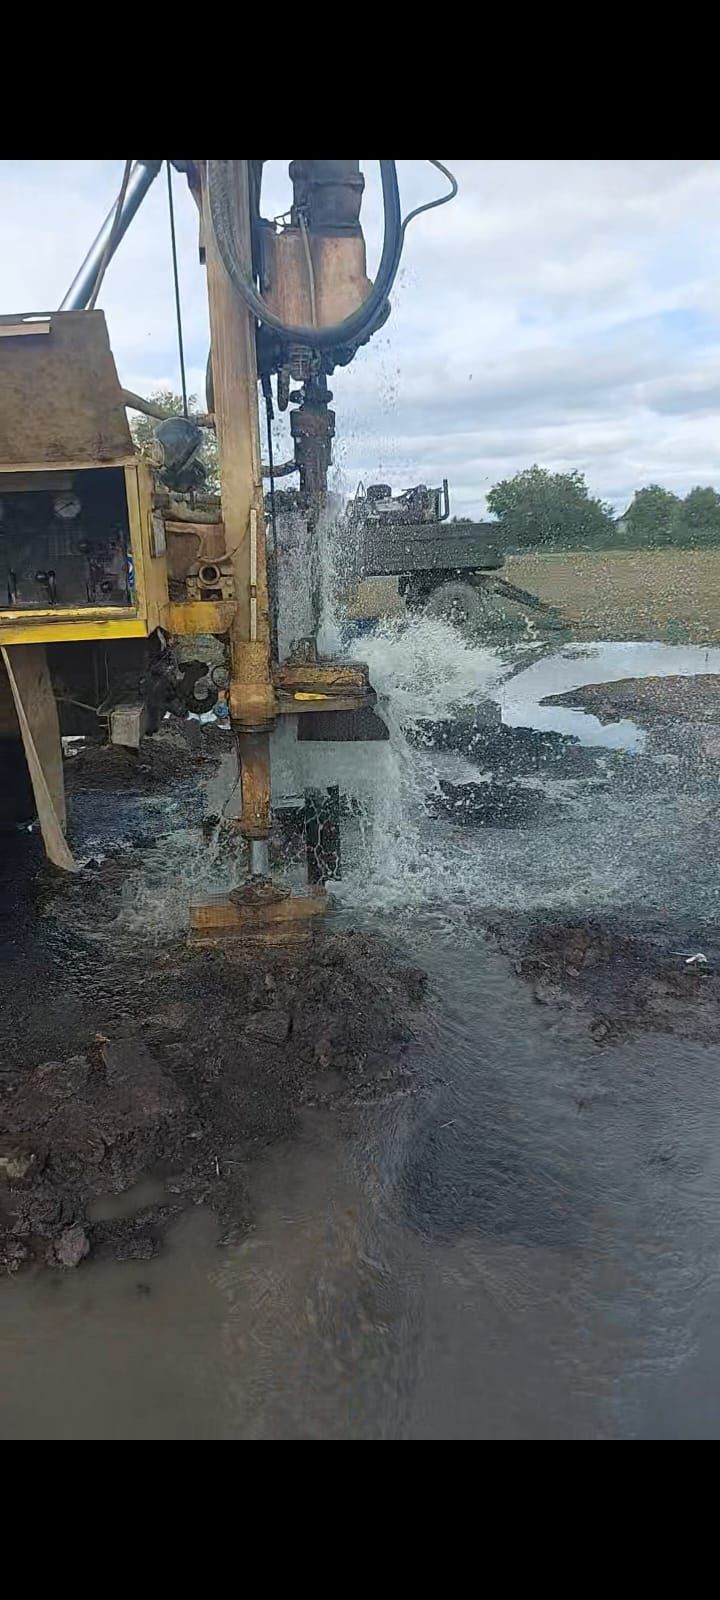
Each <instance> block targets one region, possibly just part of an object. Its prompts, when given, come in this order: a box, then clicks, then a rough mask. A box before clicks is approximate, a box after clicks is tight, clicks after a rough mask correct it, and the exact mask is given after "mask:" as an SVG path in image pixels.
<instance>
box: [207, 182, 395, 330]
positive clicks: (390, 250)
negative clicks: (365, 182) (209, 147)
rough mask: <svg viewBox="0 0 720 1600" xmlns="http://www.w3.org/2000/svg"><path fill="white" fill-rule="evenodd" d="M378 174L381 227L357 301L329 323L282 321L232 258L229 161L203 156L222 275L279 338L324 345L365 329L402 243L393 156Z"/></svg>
mask: <svg viewBox="0 0 720 1600" xmlns="http://www.w3.org/2000/svg"><path fill="white" fill-rule="evenodd" d="M380 178H381V182H382V191H383V207H384V212H385V231H384V235H383V249H382V255H381V257H380V265H379V267H378V273H377V277H376V279H375V283H374V284H373V287H372V289H371V291H370V293H369V295H368V296H367V299H366V300H364V301H363V304H362V305H361V306H359V307H358V309H357V311H353V312H352V314H351V315H350V316H349V317H345V318H344V320H343V321H342V322H336V323H334V324H333V325H332V326H330V327H327V328H314V327H312V326H308V327H302V326H300V327H288V326H287V325H286V324H285V323H284V322H281V320H280V318H279V317H278V316H276V315H275V312H274V311H271V310H270V308H269V306H268V305H266V303H265V301H264V300H263V298H262V296H261V295H260V294H258V291H257V289H256V288H255V285H254V283H253V280H252V272H251V267H250V264H249V263H247V264H246V265H243V264H242V263H241V262H239V261H238V257H237V249H236V240H235V235H234V232H233V226H232V208H231V204H230V180H231V163H230V162H229V161H208V164H207V179H208V197H209V201H210V217H211V220H212V225H213V230H214V233H215V238H216V240H217V246H218V250H219V252H220V257H221V260H222V262H223V266H224V267H225V271H226V272H227V274H228V277H229V278H230V280H231V282H232V283H233V284H234V285H235V288H236V289H237V291H238V294H240V295H241V296H242V298H243V300H244V301H245V304H246V306H247V307H248V309H249V310H250V311H252V313H253V316H255V317H256V318H257V320H258V322H262V323H264V324H265V326H266V327H268V328H274V329H275V332H276V333H278V334H280V335H281V336H282V337H283V338H284V339H287V340H289V341H292V342H293V343H294V344H302V345H308V346H309V347H310V348H311V349H313V350H327V349H329V348H330V347H332V346H333V345H342V344H351V343H352V342H353V340H355V339H359V338H362V336H363V335H365V334H366V333H368V332H369V331H370V329H371V328H372V325H373V323H374V321H375V318H376V316H377V315H378V313H379V312H380V311H381V309H382V307H383V306H384V304H385V302H386V300H387V297H388V295H389V293H390V290H391V288H392V286H393V282H394V280H395V274H396V272H397V269H398V266H399V264H400V252H401V249H402V218H401V213H400V194H399V190H398V181H397V169H396V166H395V162H394V161H381V162H380Z"/></svg>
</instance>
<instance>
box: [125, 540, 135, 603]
mask: <svg viewBox="0 0 720 1600" xmlns="http://www.w3.org/2000/svg"><path fill="white" fill-rule="evenodd" d="M127 584H128V589H129V590H130V593H131V594H132V592H133V590H134V588H135V562H134V560H133V557H132V555H131V552H130V551H129V550H128V554H127Z"/></svg>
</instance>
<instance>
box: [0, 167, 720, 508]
mask: <svg viewBox="0 0 720 1600" xmlns="http://www.w3.org/2000/svg"><path fill="white" fill-rule="evenodd" d="M363 165H364V170H365V172H366V174H367V178H368V184H367V190H366V198H365V202H364V207H363V220H364V222H365V225H366V232H367V236H368V241H369V244H368V250H369V265H370V270H371V272H372V271H373V269H374V266H375V265H376V263H377V259H378V254H379V225H380V206H379V191H378V183H377V178H376V170H377V165H376V163H374V162H370V161H367V162H364V163H363ZM447 165H449V166H450V167H451V168H452V169H453V171H454V172H455V173H456V176H457V178H458V181H459V184H460V193H459V195H458V197H457V199H456V200H455V201H453V202H452V204H451V205H449V206H447V207H443V208H441V209H440V210H437V211H433V212H430V213H429V214H428V215H427V216H424V217H421V218H419V219H418V221H416V222H414V223H412V224H411V226H410V228H409V230H408V234H407V239H406V247H405V253H404V257H403V262H402V265H401V269H400V273H399V277H398V281H397V282H396V286H395V290H394V293H393V297H392V300H393V309H392V315H391V319H390V321H389V322H388V323H387V324H386V326H385V328H384V329H383V330H382V331H381V333H380V334H379V335H378V336H377V337H376V338H375V340H374V341H373V342H372V344H371V345H370V346H369V347H367V348H366V349H365V350H364V351H362V352H361V353H360V355H359V356H358V358H357V359H356V360H355V361H354V362H353V364H352V366H351V367H350V368H348V369H347V370H346V371H344V372H341V373H337V374H335V376H334V378H333V379H332V380H331V387H332V388H333V390H334V393H335V403H334V404H335V410H336V413H337V446H336V452H335V454H336V461H337V463H338V468H339V470H340V472H341V473H342V476H343V480H344V487H345V488H346V489H347V490H348V492H351V491H352V490H353V489H354V487H355V484H356V482H357V480H358V478H362V479H363V480H364V481H365V482H366V483H367V482H372V481H373V480H378V479H380V480H382V481H386V482H390V483H392V484H393V486H394V487H396V488H404V487H408V486H409V485H410V484H412V483H417V482H425V483H437V482H439V481H440V479H441V478H442V477H443V476H446V477H448V478H449V480H450V487H451V494H452V502H453V509H454V510H455V511H456V512H459V513H464V514H480V515H481V514H483V512H484V509H485V502H484V496H485V494H486V493H487V490H488V489H489V488H490V487H491V486H492V484H493V483H495V482H496V481H497V479H498V478H500V477H505V476H507V475H508V474H511V473H513V472H515V471H516V470H517V469H518V468H521V467H525V466H528V465H530V464H531V463H532V462H533V461H538V462H540V463H541V464H542V465H543V466H548V467H551V468H555V469H561V470H565V469H567V468H570V467H578V468H580V470H581V471H582V472H584V473H585V474H586V475H587V479H588V483H589V485H590V487H591V489H592V490H593V492H595V493H598V494H601V495H603V496H605V497H607V498H608V499H609V500H611V501H612V502H613V504H614V505H615V507H616V508H617V509H621V508H622V507H623V506H624V505H625V503H626V502H627V501H628V500H629V498H630V496H631V495H632V492H633V490H634V489H635V488H636V487H638V486H640V485H642V484H643V483H649V482H653V481H655V482H659V483H663V484H665V485H667V487H669V488H672V489H675V490H677V491H679V492H685V491H686V490H687V489H689V488H691V487H692V485H693V484H695V483H714V484H718V482H719V480H720V473H719V472H718V455H719V451H720V427H719V425H718V424H719V421H720V162H713V161H451V160H448V162H447ZM122 167H123V163H122V162H121V161H63V162H59V161H2V162H0V215H2V218H3V224H2V241H3V248H2V251H1V252H0V310H2V311H6V312H14V311H30V310H39V311H44V310H47V309H50V308H52V307H53V306H56V305H57V304H58V303H59V301H60V300H61V299H62V296H63V294H64V292H65V290H66V288H67V286H68V284H69V282H70V280H71V279H72V277H73V276H74V273H75V271H76V269H77V267H78V266H79V264H80V262H81V260H82V257H83V255H84V254H85V252H86V250H87V248H88V246H89V244H90V243H91V240H92V238H93V236H94V234H95V232H96V231H97V228H98V226H99V224H100V222H101V220H102V218H103V216H104V214H105V212H106V211H107V210H108V208H109V206H110V204H111V203H112V200H113V197H114V195H115V194H116V193H117V188H118V185H119V181H120V177H121V175H122ZM286 169H287V163H286V162H270V163H268V169H267V180H266V193H267V200H266V206H265V208H264V209H265V210H266V213H267V214H268V215H274V214H275V213H277V212H280V211H282V210H283V209H285V208H286V206H287V204H288V202H289V194H290V190H289V183H288V180H287V176H286ZM399 171H400V182H401V194H402V200H403V208H404V209H410V207H411V206H414V205H416V204H418V203H419V202H420V201H421V200H423V199H425V198H430V197H431V196H432V195H433V194H435V193H437V192H438V189H439V188H441V187H442V184H443V182H444V180H443V179H442V178H441V176H440V175H439V174H438V173H437V172H435V170H434V169H433V168H431V167H429V166H428V164H427V163H425V162H421V161H417V162H411V161H402V162H400V163H399ZM175 197H176V214H177V225H178V238H179V248H180V252H181V272H182V296H183V310H184V317H185V325H186V345H187V358H188V366H189V374H190V383H191V387H192V389H194V390H195V391H196V392H197V393H198V394H202V373H203V370H204V365H205V357H206V352H207V342H208V332H207V313H206V303H205V282H204V274H203V272H202V269H201V268H200V267H199V265H198V263H197V212H196V209H195V206H194V203H193V202H192V200H191V199H190V196H189V194H188V192H187V190H186V188H185V184H184V180H182V179H180V178H179V176H176V180H175ZM99 303H100V304H101V306H102V307H103V309H104V311H105V313H106V315H107V319H108V325H109V329H110V339H111V343H112V346H113V350H114V353H115V358H116V361H117V366H118V370H119V373H120V377H121V380H122V382H123V383H124V384H126V385H127V386H128V387H129V388H133V389H136V390H139V391H140V392H143V393H146V394H147V393H149V392H150V391H151V390H152V389H154V388H160V387H172V388H175V389H178V388H179V378H178V364H177V351H176V342H175V332H174V306H173V298H172V280H171V268H170V249H169V237H168V226H167V192H166V186H165V177H164V174H163V176H162V177H161V178H159V179H158V180H156V183H155V185H154V187H153V189H152V190H151V192H150V194H149V196H148V198H147V199H146V201H145V202H144V205H143V207H142V208H141V210H140V212H139V213H138V216H137V218H136V220H135V222H134V223H133V224H132V227H131V229H130V231H129V233H128V234H127V236H126V238H125V240H124V242H123V244H122V246H121V248H120V252H119V254H118V256H117V257H116V259H115V261H114V262H113V264H112V265H111V267H110V268H109V271H108V275H107V278H106V280H105V286H104V288H103V291H102V294H101V298H100V302H99ZM278 447H279V448H280V449H284V441H283V440H282V439H280V438H279V439H278Z"/></svg>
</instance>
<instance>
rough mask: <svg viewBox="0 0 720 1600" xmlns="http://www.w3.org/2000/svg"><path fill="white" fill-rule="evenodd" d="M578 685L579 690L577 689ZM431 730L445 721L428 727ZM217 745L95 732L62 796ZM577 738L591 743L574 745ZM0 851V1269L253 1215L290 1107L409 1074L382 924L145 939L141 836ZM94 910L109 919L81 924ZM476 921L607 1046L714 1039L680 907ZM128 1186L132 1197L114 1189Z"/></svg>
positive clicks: (552, 746) (471, 742)
mask: <svg viewBox="0 0 720 1600" xmlns="http://www.w3.org/2000/svg"><path fill="white" fill-rule="evenodd" d="M686 683H687V680H683V685H685V684H686ZM606 687H607V686H606ZM609 687H610V688H612V689H614V688H618V687H621V688H623V687H624V686H617V685H611V686H609ZM580 693H581V694H582V696H583V699H582V703H583V704H587V703H588V691H587V690H583V691H579V694H580ZM633 710H634V712H635V714H637V707H636V706H635V704H634V703H633ZM622 714H624V712H623V713H622ZM465 736H466V748H467V747H469V748H471V749H472V751H473V753H474V754H475V755H476V758H477V759H478V762H479V764H484V762H485V760H487V759H488V755H489V754H490V751H489V750H488V749H487V748H486V744H487V743H488V742H489V743H491V744H492V746H493V754H494V755H495V757H496V758H497V756H498V748H497V746H498V741H499V740H500V739H501V738H504V735H501V733H500V731H499V730H497V729H495V730H491V731H489V730H487V731H486V730H484V729H482V728H480V727H473V728H471V729H466V730H465ZM435 737H437V738H438V739H439V740H440V741H442V740H443V739H444V738H445V737H449V735H446V732H445V730H444V729H443V728H440V730H439V732H438V733H437V734H436V735H435ZM218 741H220V742H219V743H218ZM562 743H563V751H559V750H558V748H557V738H556V737H555V736H552V737H550V738H549V737H548V736H545V735H539V736H535V737H534V738H533V737H532V736H528V738H526V739H525V740H524V742H523V741H522V740H519V739H518V737H517V736H516V735H510V736H509V738H508V739H506V740H504V743H503V753H504V750H505V744H507V745H508V758H509V757H510V754H511V752H510V748H509V747H510V746H511V745H512V747H513V749H512V754H513V755H514V757H515V759H517V755H518V751H519V749H520V746H522V753H523V755H524V758H525V761H526V764H527V769H528V770H529V771H533V770H537V766H538V764H539V765H540V766H541V767H542V766H544V765H545V763H546V762H547V763H548V764H549V765H550V766H551V768H552V767H554V766H555V763H556V761H557V760H558V759H559V756H560V755H561V754H563V752H564V751H565V747H566V746H567V745H568V741H566V740H563V741H562ZM226 748H227V747H226V744H225V740H224V739H220V736H219V735H218V734H215V735H214V736H213V734H212V733H211V732H208V730H206V729H204V728H198V727H197V725H195V728H194V729H193V728H192V725H191V727H190V730H187V729H186V730H185V733H184V734H183V738H182V739H180V740H178V738H177V737H176V736H173V737H165V738H163V737H162V736H158V737H156V738H153V739H149V740H146V741H145V742H144V744H143V747H142V749H141V751H140V752H138V753H136V754H133V753H126V752H119V753H117V752H114V751H112V750H102V749H99V748H96V749H95V750H94V751H88V752H86V753H85V754H83V755H82V756H79V757H78V756H75V757H73V758H72V759H71V760H70V761H69V762H68V778H69V790H70V796H71V805H72V799H73V795H75V796H80V795H82V794H83V793H84V792H87V793H91V792H93V791H94V792H97V790H98V789H101V790H103V791H105V792H106V793H107V794H110V795H112V794H113V793H115V792H116V793H118V795H121V794H122V795H125V794H127V792H128V789H129V788H132V789H134V790H135V792H138V793H141V794H151V795H153V794H154V795H157V794H163V793H165V792H166V790H167V786H168V785H172V784H173V783H177V784H179V785H180V786H182V785H183V784H186V783H187V784H188V785H189V787H190V789H191V790H194V789H196V788H197V779H198V777H199V776H202V773H203V772H206V771H209V772H210V773H211V772H212V770H213V766H214V765H216V764H217V761H218V759H219V758H220V754H222V753H224V751H225V749H226ZM570 755H571V759H572V760H577V761H578V762H579V761H583V762H584V761H585V760H586V752H582V754H581V755H576V754H575V751H574V748H573V749H571V751H570ZM451 787H452V786H451ZM470 787H471V788H475V786H470ZM446 798H450V799H453V798H454V797H452V796H450V797H447V796H446ZM204 820H206V819H202V818H199V819H198V826H200V827H202V825H203V821H204ZM456 820H457V819H456ZM480 820H482V819H480ZM494 820H495V825H497V817H495V819H494ZM516 820H517V819H516ZM519 820H520V821H525V822H526V821H527V820H528V819H527V818H526V817H522V818H520V819H519ZM507 822H508V825H510V826H511V825H513V819H512V818H511V817H508V819H507ZM0 843H1V841H0ZM0 855H1V856H2V859H0V876H1V875H2V873H3V872H4V874H5V877H4V881H3V883H2V885H0V889H1V892H0V945H1V949H2V983H3V1006H2V1021H1V1022H0V1049H1V1060H0V1262H1V1263H3V1264H4V1265H5V1267H6V1269H8V1270H15V1269H16V1268H18V1267H19V1266H21V1265H22V1264H23V1263H25V1262H29V1261H36V1262H45V1263H47V1264H49V1265H51V1266H53V1267H72V1266H77V1265H78V1264H79V1263H80V1262H82V1261H83V1260H84V1259H85V1257H86V1256H87V1255H89V1254H92V1255H103V1254H112V1255H115V1256H120V1257H137V1258H141V1259H142V1258H145V1257H147V1256H149V1255H151V1254H153V1253H154V1252H155V1251H156V1250H157V1249H158V1248H159V1247H160V1245H161V1242H162V1237H163V1232H164V1229H165V1228H166V1226H167V1224H168V1222H169V1221H170V1220H171V1219H172V1218H173V1217H174V1216H175V1215H176V1214H177V1213H178V1212H179V1211H180V1210H182V1209H184V1208H185V1207H187V1206H188V1205H189V1204H193V1203H199V1202H203V1203H205V1204H207V1205H208V1206H209V1207H210V1208H211V1209H213V1210H214V1211H215V1212H216V1213H217V1214H218V1215H219V1217H220V1218H221V1219H222V1224H223V1228H224V1230H225V1233H226V1235H227V1233H232V1232H234V1231H237V1230H243V1229H247V1228H248V1227H249V1226H250V1225H251V1222H252V1217H251V1213H250V1207H249V1202H248V1183H247V1174H248V1168H249V1164H250V1163H251V1162H252V1160H253V1157H254V1156H255V1155H256V1154H257V1153H258V1152H260V1151H262V1150H264V1149H266V1148H267V1146H268V1145H270V1144H272V1143H273V1142H275V1141H277V1140H281V1139H286V1138H287V1137H288V1136H290V1135H291V1134H292V1132H293V1128H294V1126H295V1124H296V1120H297V1118H298V1116H299V1115H300V1114H301V1112H302V1108H303V1107H305V1106H309V1105H322V1106H323V1107H329V1108H331V1109H334V1110H336V1111H337V1112H338V1114H339V1115H341V1114H342V1112H343V1111H344V1110H346V1109H348V1108H349V1107H351V1106H352V1105H356V1104H357V1103H358V1102H362V1101H367V1100H376V1101H377V1100H383V1099H384V1098H385V1097H387V1096H389V1095H392V1096H395V1095H398V1094H405V1093H410V1092H412V1091H413V1083H412V1080H411V1076H410V1071H409V1067H408V1064H407V1059H406V1047H407V1044H408V1042H409V1041H410V1039H411V1038H412V1037H413V1034H414V1033H415V1032H416V1031H417V1030H419V1029H420V1028H421V1027H422V1026H423V1023H422V1018H423V1009H424V1007H426V1006H427V1001H426V1000H425V979H424V975H423V973H422V972H421V971H420V970H419V969H418V968H417V967H415V966H414V965H412V964H411V963H410V962H409V961H408V960H406V959H404V958H403V957H402V956H401V955H398V953H397V951H395V950H393V949H392V948H391V947H390V946H389V945H388V944H387V943H386V942H385V941H383V940H382V939H380V938H377V937H375V936H373V935H368V934H367V933H364V932H363V933H359V932H338V931H333V929H332V926H331V925H330V926H326V927H323V928H322V929H321V930H320V931H317V932H314V933H313V934H312V935H307V936H306V937H305V939H304V940H303V941H302V942H300V943H297V944H293V945H290V946H276V947H271V948H267V947H260V948H246V947H244V946H242V945H238V944H235V945H232V944H230V945H227V946H225V947H222V946H218V947H211V948H198V947H190V946H188V944H187V940H186V938H185V937H184V936H183V937H175V938H172V939H164V940H163V941H162V942H161V943H160V944H159V945H151V944H149V943H148V942H147V941H142V940H140V939H138V940H137V941H132V940H129V939H128V938H127V936H126V937H125V938H120V937H119V938H118V939H117V940H114V939H113V937H112V928H113V924H114V921H115V918H116V917H117V914H118V910H119V907H120V901H121V896H122V893H123V888H124V886H126V885H127V883H128V880H129V879H131V878H132V874H133V873H134V872H135V871H136V870H137V868H138V867H141V866H142V863H143V844H142V840H140V841H139V842H138V844H137V846H136V848H134V849H133V848H131V847H129V846H128V844H127V841H126V842H125V843H124V844H123V846H122V847H119V846H117V844H116V845H115V847H113V845H112V842H111V841H110V840H108V846H107V849H106V850H105V852H104V854H103V856H102V859H95V860H92V861H90V862H89V863H88V864H86V865H85V867H84V868H83V871H82V872H81V873H80V874H78V875H77V876H75V877H65V876H64V875H59V874H55V873H54V872H53V871H52V869H50V868H48V867H47V866H46V865H45V864H43V862H42V857H41V851H40V846H39V841H38V840H37V839H36V838H32V839H29V838H28V837H27V836H24V838H23V840H22V841H21V845H20V844H17V845H16V847H15V849H14V850H12V849H10V848H9V846H8V840H7V838H6V840H5V841H4V847H3V849H2V851H1V852H0ZM59 912H61V913H62V914H58V913H59ZM100 924H101V925H102V926H103V928H104V929H105V934H104V936H103V938H102V939H101V940H98V939H93V938H92V937H91V936H90V934H91V930H92V929H93V928H97V927H98V925H100ZM478 926H481V927H482V929H483V930H484V931H485V932H487V934H488V936H489V937H490V938H491V939H492V940H493V941H494V942H495V944H496V945H497V947H498V948H499V949H500V950H502V951H503V953H504V954H505V956H506V957H507V959H508V961H509V963H510V964H511V966H512V967H513V968H514V970H515V972H516V973H517V975H518V978H519V979H520V980H521V981H522V982H524V983H528V984H530V985H531V986H532V992H533V995H534V998H535V1000H536V1001H537V1004H538V1005H539V1006H543V1007H547V1008H551V1009H556V1010H558V1011H562V1012H567V1013H570V1014H571V1015H572V1016H573V1017H574V1018H576V1020H577V1023H578V1025H579V1026H580V1027H581V1028H582V1029H583V1030H584V1029H587V1031H588V1032H589V1034H590V1036H591V1038H592V1039H593V1041H594V1043H595V1044H596V1045H597V1047H598V1052H599V1054H598V1060H599V1063H600V1062H601V1059H602V1051H603V1049H604V1048H605V1047H607V1046H608V1045H611V1044H612V1043H613V1042H615V1041H616V1040H618V1039H619V1038H621V1037H628V1036H632V1035H633V1034H638V1033H639V1032H648V1031H650V1032H659V1033H665V1034H674V1035H676V1036H678V1037H680V1038H686V1039H693V1040H701V1041H704V1042H709V1043H717V1042H718V1041H720V944H719V943H718V940H717V935H716V933H714V932H713V930H711V929H707V930H702V929H698V928H694V929H690V928H687V927H684V926H681V925H680V924H679V923H678V921H677V919H676V920H675V921H673V919H672V917H668V918H667V919H665V920H664V922H663V923H662V925H654V926H652V927H651V926H648V925H643V923H642V920H640V921H637V920H636V923H635V925H634V926H633V927H632V928H631V927H630V926H629V923H628V919H627V918H626V919H625V921H624V922H623V921H622V920H621V919H618V918H615V919H610V918H605V919H602V920H601V919H597V918H595V919H593V918H590V917H587V918H580V917H578V916H577V915H573V916H571V917H563V916H561V915H554V916H549V915H547V914H546V915H539V914H538V915H533V916H530V915H525V916H523V915H521V914H513V915H508V914H507V913H503V914H498V915H497V916H495V915H493V914H492V912H484V913H483V914H482V917H481V918H479V919H478ZM700 955H702V956H704V958H705V959H704V960H696V959H694V958H695V957H698V956H700ZM432 1005H433V1007H441V1005H442V997H441V996H435V997H433V1000H432ZM341 1126H342V1122H341V1121H340V1122H339V1128H340V1127H341ZM148 1177H150V1178H152V1179H153V1180H154V1184H155V1186H154V1191H153V1195H152V1198H151V1199H150V1200H149V1201H148V1199H147V1196H145V1198H144V1199H143V1200H142V1203H140V1204H139V1207H136V1206H134V1205H133V1203H132V1191H133V1187H134V1186H136V1185H138V1184H141V1183H142V1182H143V1180H146V1179H147V1178H148ZM128 1191H130V1200H129V1202H128V1203H127V1204H122V1205H119V1206H118V1207H117V1209H115V1210H113V1207H112V1205H108V1203H107V1197H108V1196H110V1197H112V1196H127V1194H128ZM138 1193H139V1194H140V1193H141V1191H140V1190H139V1191H138Z"/></svg>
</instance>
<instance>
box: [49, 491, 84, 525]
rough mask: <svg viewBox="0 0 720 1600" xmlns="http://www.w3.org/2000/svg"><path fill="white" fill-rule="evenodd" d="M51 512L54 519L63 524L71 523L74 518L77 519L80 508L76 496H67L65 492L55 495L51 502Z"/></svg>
mask: <svg viewBox="0 0 720 1600" xmlns="http://www.w3.org/2000/svg"><path fill="white" fill-rule="evenodd" d="M53 510H54V512H55V515H56V517H60V518H61V520H62V521H63V522H73V521H74V519H75V517H79V515H80V512H81V510H82V507H81V505H80V501H79V500H78V497H77V495H76V494H68V493H67V492H66V493H62V494H56V496H55V499H54V500H53Z"/></svg>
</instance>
